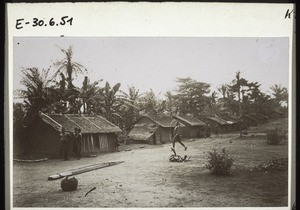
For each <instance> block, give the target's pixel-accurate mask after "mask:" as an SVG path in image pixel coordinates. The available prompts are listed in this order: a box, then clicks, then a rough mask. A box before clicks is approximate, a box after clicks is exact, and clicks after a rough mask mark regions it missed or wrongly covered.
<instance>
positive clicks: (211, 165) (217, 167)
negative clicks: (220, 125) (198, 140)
mask: <svg viewBox="0 0 300 210" xmlns="http://www.w3.org/2000/svg"><path fill="white" fill-rule="evenodd" d="M208 154H209V156H208V163H206V164H205V167H206V168H207V169H208V170H210V172H211V173H212V174H215V175H229V174H231V167H232V165H233V161H234V158H233V156H232V155H229V154H228V153H227V151H226V150H225V148H223V149H222V150H221V152H218V151H217V150H216V149H213V151H210V152H208Z"/></svg>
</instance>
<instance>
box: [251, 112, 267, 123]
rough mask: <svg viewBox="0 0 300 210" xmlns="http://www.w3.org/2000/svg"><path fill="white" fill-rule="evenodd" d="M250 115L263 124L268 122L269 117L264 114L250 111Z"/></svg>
mask: <svg viewBox="0 0 300 210" xmlns="http://www.w3.org/2000/svg"><path fill="white" fill-rule="evenodd" d="M248 115H249V116H250V117H252V118H254V119H255V120H256V122H257V123H258V124H263V123H266V122H268V117H266V116H264V115H262V114H256V113H250V114H248Z"/></svg>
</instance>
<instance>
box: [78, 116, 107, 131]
mask: <svg viewBox="0 0 300 210" xmlns="http://www.w3.org/2000/svg"><path fill="white" fill-rule="evenodd" d="M82 117H83V118H84V119H86V120H88V121H89V122H90V123H92V124H93V125H94V126H96V127H97V128H98V129H100V130H103V128H100V127H99V126H98V125H96V124H95V123H93V122H92V121H90V120H89V119H88V118H87V117H85V116H84V115H82Z"/></svg>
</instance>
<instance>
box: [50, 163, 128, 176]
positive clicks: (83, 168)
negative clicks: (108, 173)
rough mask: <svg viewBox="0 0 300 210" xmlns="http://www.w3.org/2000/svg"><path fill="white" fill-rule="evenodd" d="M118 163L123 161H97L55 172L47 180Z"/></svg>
mask: <svg viewBox="0 0 300 210" xmlns="http://www.w3.org/2000/svg"><path fill="white" fill-rule="evenodd" d="M120 163H124V161H117V162H106V163H98V164H93V165H87V166H83V167H80V168H75V169H71V170H69V171H66V172H61V173H55V174H53V175H51V176H49V177H48V180H49V181H51V180H56V179H61V178H63V177H67V176H74V175H77V174H82V173H85V172H89V171H93V170H97V169H100V168H105V167H109V166H114V165H117V164H120Z"/></svg>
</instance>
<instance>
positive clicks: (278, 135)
mask: <svg viewBox="0 0 300 210" xmlns="http://www.w3.org/2000/svg"><path fill="white" fill-rule="evenodd" d="M266 136H267V144H270V145H279V144H282V143H283V142H284V141H286V139H287V134H286V132H284V131H281V130H279V129H278V128H275V129H271V130H268V131H267V132H266Z"/></svg>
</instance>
